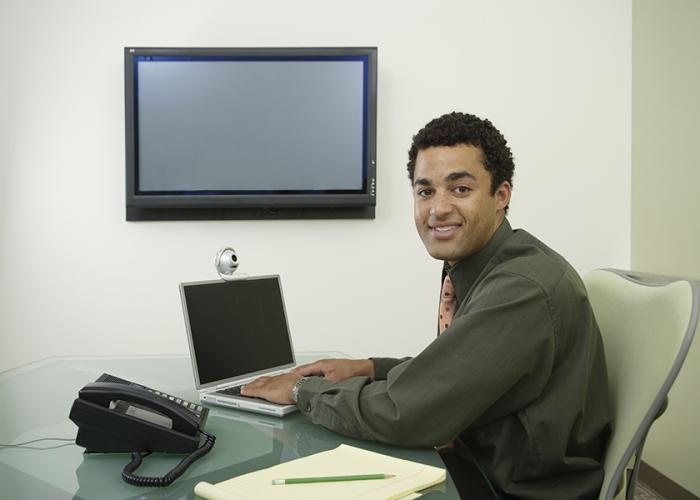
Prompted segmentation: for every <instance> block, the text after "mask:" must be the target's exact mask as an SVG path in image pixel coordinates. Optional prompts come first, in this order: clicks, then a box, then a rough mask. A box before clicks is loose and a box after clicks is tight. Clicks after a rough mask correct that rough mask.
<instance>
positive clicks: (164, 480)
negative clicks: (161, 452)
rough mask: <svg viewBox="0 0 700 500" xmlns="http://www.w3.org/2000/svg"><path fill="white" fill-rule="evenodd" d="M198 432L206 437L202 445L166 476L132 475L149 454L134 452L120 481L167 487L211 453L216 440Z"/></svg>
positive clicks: (209, 435)
mask: <svg viewBox="0 0 700 500" xmlns="http://www.w3.org/2000/svg"><path fill="white" fill-rule="evenodd" d="M199 432H200V433H201V434H203V435H204V436H206V437H207V438H206V440H205V441H204V444H202V446H200V447H199V448H197V449H196V450H194V451H193V452H192V453H190V454H189V455H188V456H186V457H185V458H183V459H182V461H181V462H180V463H179V464H177V465H176V466H175V467H174V468H173V469H172V470H171V471H170V472H168V473H167V474H166V475H164V476H162V477H148V476H139V475H136V474H134V471H135V470H136V469H138V467H139V465H141V462H142V460H143V458H144V457H147V456H148V455H150V454H151V452H150V451H149V452H146V453H144V454H141V453H140V452H138V451H135V452H133V453H132V454H131V462H129V463H128V464H126V466H125V467H124V470H122V479H123V480H124V481H126V482H127V483H129V484H133V485H134V486H149V487H162V486H168V485H169V484H170V483H172V482H173V481H175V480H176V479H177V478H178V477H180V476H181V475H182V474H183V472H185V471H186V470H187V468H188V467H189V466H190V465H192V463H194V461H195V460H198V459H200V458H202V457H203V456H204V455H206V454H207V453H209V451H211V449H212V448H213V447H214V442H215V441H216V438H215V437H214V436H212V435H211V434H207V433H206V432H204V431H202V430H200V431H199Z"/></svg>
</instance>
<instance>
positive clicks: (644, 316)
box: [584, 269, 699, 500]
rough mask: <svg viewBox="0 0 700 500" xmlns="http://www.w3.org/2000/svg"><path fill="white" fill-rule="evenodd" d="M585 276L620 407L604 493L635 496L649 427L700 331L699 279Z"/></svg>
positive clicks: (609, 273)
mask: <svg viewBox="0 0 700 500" xmlns="http://www.w3.org/2000/svg"><path fill="white" fill-rule="evenodd" d="M584 282H585V285H586V288H587V290H588V297H589V300H590V302H591V306H592V308H593V312H594V314H595V317H596V320H597V321H598V326H599V327H600V332H601V335H602V337H603V346H604V349H605V356H606V361H607V366H608V380H609V386H610V399H611V412H612V414H611V417H612V434H611V436H610V441H609V443H608V448H607V451H606V455H605V462H604V469H605V478H604V480H603V487H602V489H601V492H600V496H599V497H598V500H613V499H615V500H622V499H626V500H632V499H633V497H634V486H635V482H636V480H637V474H638V472H639V464H640V462H641V456H642V449H643V447H644V441H645V439H646V436H647V433H648V432H649V428H650V427H651V424H652V423H653V422H654V420H655V419H657V418H658V417H659V416H660V415H661V414H662V413H663V412H664V410H665V409H666V406H667V404H668V399H667V394H668V391H669V389H670V388H671V385H672V384H673V382H674V380H675V379H676V376H677V375H678V372H679V370H680V369H681V366H682V365H683V361H684V360H685V357H686V355H687V353H688V349H689V348H690V343H691V341H692V339H693V335H694V334H695V328H696V326H697V322H698V300H699V288H698V283H697V282H693V281H689V280H683V279H674V278H667V277H663V276H654V275H648V274H641V273H634V272H630V271H621V270H617V269H598V270H595V271H592V272H590V273H589V274H588V275H586V276H585V278H584Z"/></svg>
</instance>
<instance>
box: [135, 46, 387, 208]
mask: <svg viewBox="0 0 700 500" xmlns="http://www.w3.org/2000/svg"><path fill="white" fill-rule="evenodd" d="M143 56H154V57H165V58H168V57H180V56H181V57H195V58H196V57H212V58H227V57H231V58H234V59H246V58H250V59H251V60H275V59H280V60H314V59H321V60H342V59H343V58H355V57H362V58H364V61H363V62H364V98H363V166H362V167H363V185H362V188H361V190H358V192H357V193H347V192H335V193H334V192H332V190H328V191H295V192H292V193H274V192H272V193H270V192H263V193H240V192H238V193H235V192H224V191H223V190H222V192H218V193H210V192H208V193H199V194H195V193H192V192H190V193H177V194H162V193H161V194H149V193H148V192H146V193H141V192H139V191H138V188H137V183H138V160H139V156H138V121H137V120H138V113H137V106H138V102H137V95H136V86H137V82H136V80H135V76H136V75H135V71H134V67H135V64H136V61H137V58H139V57H143ZM124 80H125V81H124V96H125V126H126V220H127V221H135V220H214V219H373V218H374V217H375V206H376V135H377V132H376V131H377V48H376V47H249V48H234V47H229V48H223V47H216V48H194V47H182V48H173V47H170V48H156V47H125V48H124ZM329 191H330V192H329Z"/></svg>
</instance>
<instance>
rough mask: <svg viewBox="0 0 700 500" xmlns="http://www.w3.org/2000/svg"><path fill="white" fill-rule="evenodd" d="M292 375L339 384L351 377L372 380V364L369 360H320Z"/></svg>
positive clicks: (302, 366) (296, 369) (304, 366)
mask: <svg viewBox="0 0 700 500" xmlns="http://www.w3.org/2000/svg"><path fill="white" fill-rule="evenodd" d="M292 373H296V374H297V375H301V376H303V377H310V376H313V375H320V376H322V377H325V378H326V379H327V380H330V381H331V382H340V381H342V380H346V379H349V378H352V377H358V376H365V377H370V378H374V362H372V360H371V359H322V360H320V361H316V362H315V363H309V364H308V365H301V366H299V367H297V368H295V369H294V370H293V371H292Z"/></svg>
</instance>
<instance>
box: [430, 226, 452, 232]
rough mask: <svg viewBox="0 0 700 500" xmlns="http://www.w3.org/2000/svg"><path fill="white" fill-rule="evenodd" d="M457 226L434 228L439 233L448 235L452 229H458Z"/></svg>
mask: <svg viewBox="0 0 700 500" xmlns="http://www.w3.org/2000/svg"><path fill="white" fill-rule="evenodd" d="M456 227H457V226H443V227H434V228H433V229H435V230H436V231H437V232H439V233H446V232H447V231H451V230H452V229H454V228H456Z"/></svg>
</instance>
